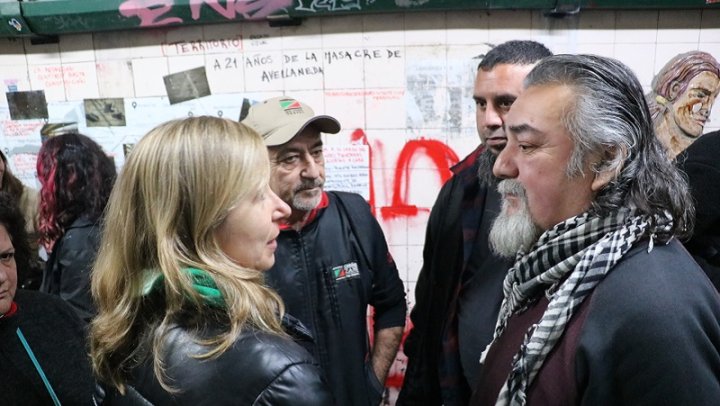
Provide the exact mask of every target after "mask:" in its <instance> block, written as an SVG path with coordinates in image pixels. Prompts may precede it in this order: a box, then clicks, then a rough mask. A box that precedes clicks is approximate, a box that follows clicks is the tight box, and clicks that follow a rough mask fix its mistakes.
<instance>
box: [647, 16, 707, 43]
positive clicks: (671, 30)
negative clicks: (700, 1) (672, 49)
mask: <svg viewBox="0 0 720 406" xmlns="http://www.w3.org/2000/svg"><path fill="white" fill-rule="evenodd" d="M700 16H701V11H700V10H661V11H660V14H659V18H658V37H657V41H658V43H697V42H698V41H699V39H700Z"/></svg>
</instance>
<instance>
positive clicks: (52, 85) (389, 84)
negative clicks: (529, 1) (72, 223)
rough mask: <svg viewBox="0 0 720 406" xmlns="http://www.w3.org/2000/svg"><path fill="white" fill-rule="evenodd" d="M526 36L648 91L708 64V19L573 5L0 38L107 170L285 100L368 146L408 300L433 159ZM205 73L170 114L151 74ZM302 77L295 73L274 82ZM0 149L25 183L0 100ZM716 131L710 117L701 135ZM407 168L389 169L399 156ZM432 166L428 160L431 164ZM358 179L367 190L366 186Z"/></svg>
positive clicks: (0, 52)
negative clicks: (599, 63) (156, 130)
mask: <svg viewBox="0 0 720 406" xmlns="http://www.w3.org/2000/svg"><path fill="white" fill-rule="evenodd" d="M510 39H533V40H537V41H540V42H543V43H545V44H546V45H547V46H548V47H549V48H550V49H551V50H552V51H554V52H556V53H563V52H571V53H594V54H600V55H605V56H611V57H615V58H618V59H620V60H622V61H623V62H625V63H626V64H628V65H629V66H630V67H631V68H632V69H633V70H634V71H635V72H636V73H637V75H638V77H639V79H640V81H641V83H642V84H643V86H645V88H646V89H649V86H650V83H651V80H652V78H653V75H654V74H655V72H657V70H658V69H659V68H660V67H661V66H662V65H664V64H665V62H666V61H667V60H668V59H669V58H671V57H672V56H674V55H676V54H678V53H681V52H686V51H689V50H697V49H699V50H703V51H707V52H710V53H712V54H714V55H715V57H716V58H720V10H705V11H700V10H687V11H583V12H581V13H580V15H579V17H576V18H571V19H566V20H551V19H548V18H545V17H544V16H543V15H542V13H540V12H531V11H493V12H485V11H468V12H448V13H441V12H437V13H418V14H386V15H365V16H349V17H331V18H323V19H308V20H305V21H304V22H303V24H302V25H301V26H298V27H286V28H270V27H269V26H268V25H267V24H266V23H243V24H240V23H238V24H219V25H206V26H192V27H185V28H179V29H155V30H149V31H140V30H138V31H131V32H111V33H97V34H79V35H68V36H62V37H61V38H60V41H59V43H58V44H46V45H31V44H30V41H28V40H24V41H23V40H12V39H0V78H2V80H3V83H2V86H3V87H4V88H5V90H6V91H24V90H44V92H45V97H46V100H47V103H48V113H49V121H50V122H58V121H70V122H73V121H74V122H78V125H79V127H80V130H81V131H82V132H84V133H86V134H88V135H90V136H92V137H94V138H96V139H97V140H98V141H99V142H100V143H101V144H102V145H103V147H104V148H105V149H106V150H107V151H108V152H110V153H111V154H113V155H114V156H115V160H116V163H117V164H118V166H121V165H122V162H123V160H124V158H123V152H122V151H123V150H122V146H123V144H132V143H133V142H135V141H136V140H137V139H139V137H140V136H141V135H142V134H143V133H144V132H146V131H147V130H148V129H149V128H151V127H152V126H154V125H155V124H157V123H158V122H160V121H162V120H164V119H169V118H171V117H183V116H186V115H188V114H212V115H219V114H223V115H224V116H225V117H231V118H237V117H239V113H240V109H241V105H242V102H243V100H244V99H247V100H248V101H256V100H261V99H264V98H267V97H270V96H275V95H280V94H289V95H293V96H295V97H297V98H300V99H302V100H305V101H307V102H308V103H310V104H311V105H313V106H314V107H315V109H316V110H317V111H318V112H323V113H327V114H331V115H334V116H336V117H337V118H339V119H340V121H341V122H342V124H343V131H342V133H341V134H340V135H338V136H328V137H326V144H327V145H329V146H342V145H347V144H349V143H350V142H356V143H363V142H365V143H366V144H368V145H369V150H370V155H371V158H372V160H371V167H370V168H369V169H368V170H367V174H366V176H367V178H368V179H367V180H368V182H365V183H364V184H372V186H373V187H372V190H370V189H367V190H365V193H364V195H365V196H366V197H368V198H371V197H372V203H373V204H374V206H375V207H376V213H377V216H378V218H379V219H380V222H381V224H382V225H383V227H384V229H385V230H386V233H387V237H388V241H389V243H390V245H391V250H392V253H393V255H394V256H395V258H396V260H397V263H398V265H399V267H400V272H401V276H402V278H403V279H404V280H405V282H406V285H407V288H408V292H409V294H410V298H412V289H413V288H414V281H415V280H416V278H417V274H418V271H419V269H420V266H421V251H422V244H423V240H424V229H425V224H426V221H427V216H428V214H429V209H430V207H431V206H432V204H433V202H434V199H435V196H436V194H437V191H438V190H439V187H440V185H441V183H442V180H443V179H444V178H445V177H447V175H448V173H447V170H446V169H447V165H448V164H451V163H452V162H454V161H455V160H457V159H458V158H462V157H463V156H465V155H466V154H467V153H468V152H470V151H471V150H472V149H473V148H474V146H475V145H476V144H477V142H478V138H477V135H476V130H475V123H474V115H473V110H474V105H473V103H472V100H471V88H472V80H473V77H474V70H475V66H476V64H477V60H473V59H472V58H473V57H474V56H477V55H480V54H483V53H485V52H486V51H487V50H488V44H497V43H500V42H503V41H506V40H510ZM203 66H204V67H205V70H206V75H207V79H208V84H209V88H210V92H211V93H212V95H211V96H206V97H203V98H200V99H196V100H192V101H188V102H183V103H178V104H173V105H170V104H169V102H168V98H167V97H166V88H165V84H164V81H163V77H164V76H166V75H168V74H171V73H175V72H180V71H184V70H188V69H193V68H197V67H203ZM288 69H294V72H295V74H297V72H298V70H302V71H303V72H304V73H305V75H304V76H302V77H296V76H293V77H285V78H283V77H282V76H283V73H282V72H285V76H290V75H293V73H292V72H293V71H290V70H288ZM92 98H124V99H125V100H124V107H125V110H126V111H125V116H126V123H125V126H114V127H102V126H100V127H90V126H87V125H86V123H85V118H84V111H83V99H92ZM0 121H2V127H1V128H0V147H2V148H3V149H4V150H5V151H6V152H8V153H9V155H10V156H11V160H12V165H13V169H14V170H15V171H16V172H17V173H18V174H20V175H21V176H22V178H23V180H24V181H26V182H27V183H29V184H34V183H35V180H34V174H33V167H34V157H35V156H34V154H35V153H36V152H37V149H38V148H39V144H40V138H39V135H38V133H39V129H40V128H41V127H42V125H43V124H44V123H45V120H41V119H40V120H22V121H12V120H11V119H10V115H9V109H8V104H7V101H6V100H5V98H2V99H0ZM717 128H720V108H715V110H714V113H713V114H712V121H711V122H710V123H709V124H708V125H707V127H706V130H712V129H717ZM404 155H407V156H410V157H412V158H411V159H408V160H407V161H401V160H400V157H401V156H404ZM438 162H440V165H438ZM370 179H371V180H372V182H369V180H370Z"/></svg>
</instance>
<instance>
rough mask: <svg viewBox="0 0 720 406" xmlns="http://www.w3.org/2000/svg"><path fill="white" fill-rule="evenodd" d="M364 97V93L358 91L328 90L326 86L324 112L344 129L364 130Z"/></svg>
mask: <svg viewBox="0 0 720 406" xmlns="http://www.w3.org/2000/svg"><path fill="white" fill-rule="evenodd" d="M364 95H365V91H364V90H360V89H328V88H327V86H326V90H325V106H326V111H327V112H328V113H329V114H332V115H333V117H335V118H336V119H337V120H338V121H340V125H342V128H344V129H350V128H353V129H355V128H365V99H364ZM340 107H341V108H340Z"/></svg>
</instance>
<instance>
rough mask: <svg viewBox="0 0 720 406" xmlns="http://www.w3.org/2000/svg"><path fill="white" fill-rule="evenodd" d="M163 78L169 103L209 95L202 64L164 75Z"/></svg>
mask: <svg viewBox="0 0 720 406" xmlns="http://www.w3.org/2000/svg"><path fill="white" fill-rule="evenodd" d="M163 80H164V81H165V90H166V91H167V95H168V98H169V99H170V104H176V103H181V102H184V101H188V100H193V99H198V98H200V97H204V96H209V95H210V85H209V84H208V80H207V74H206V73H205V67H204V66H203V67H200V68H195V69H190V70H186V71H183V72H178V73H173V74H170V75H167V76H164V77H163Z"/></svg>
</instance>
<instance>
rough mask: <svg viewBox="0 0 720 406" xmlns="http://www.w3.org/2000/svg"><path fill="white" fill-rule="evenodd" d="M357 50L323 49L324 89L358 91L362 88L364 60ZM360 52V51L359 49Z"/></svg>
mask: <svg viewBox="0 0 720 406" xmlns="http://www.w3.org/2000/svg"><path fill="white" fill-rule="evenodd" d="M356 51H358V48H325V49H324V53H323V59H324V68H325V88H326V89H360V88H363V87H364V81H365V74H364V69H363V68H364V60H363V59H362V56H360V57H358V56H357V54H356ZM360 51H361V52H362V49H360Z"/></svg>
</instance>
